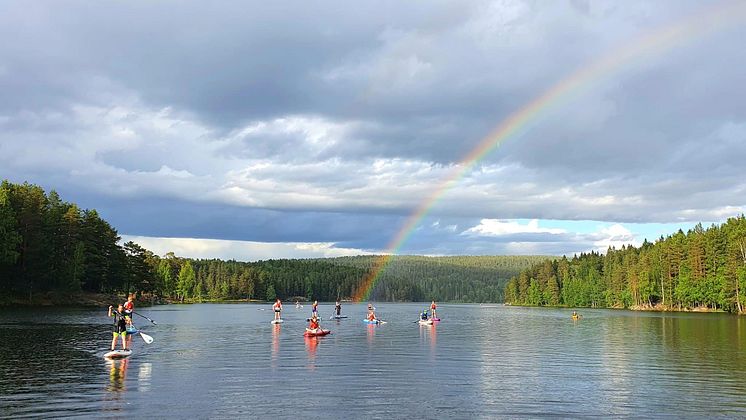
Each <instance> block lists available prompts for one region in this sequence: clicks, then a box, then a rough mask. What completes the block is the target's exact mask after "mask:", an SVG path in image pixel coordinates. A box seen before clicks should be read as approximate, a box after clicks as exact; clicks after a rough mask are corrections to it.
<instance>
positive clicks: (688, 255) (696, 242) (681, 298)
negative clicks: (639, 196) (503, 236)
mask: <svg viewBox="0 0 746 420" xmlns="http://www.w3.org/2000/svg"><path fill="white" fill-rule="evenodd" d="M745 282H746V218H744V216H739V217H735V218H731V219H728V220H727V221H726V222H725V223H724V224H722V225H719V226H717V225H713V226H711V227H710V228H708V229H705V228H703V227H702V225H697V226H695V227H694V228H693V229H692V230H690V231H689V232H687V233H684V232H682V231H678V232H676V233H674V234H673V235H670V236H668V237H666V238H663V237H661V238H660V239H659V240H658V241H656V242H655V243H650V242H647V241H645V242H644V243H643V244H642V246H641V247H640V248H636V247H633V246H623V247H622V248H621V249H614V248H610V249H609V250H608V251H607V252H606V254H605V255H601V254H599V253H596V252H591V253H588V254H580V255H579V256H578V255H576V256H574V257H573V259H572V260H567V258H562V259H561V260H556V261H549V262H544V263H543V264H538V265H535V266H533V267H530V268H528V269H526V270H523V271H522V272H521V273H520V274H519V275H517V276H514V277H513V278H512V279H511V280H510V281H509V282H508V284H507V285H506V286H505V302H506V303H510V304H519V305H566V306H573V307H575V306H588V307H612V308H629V307H644V306H648V307H652V306H656V305H660V306H662V307H664V308H670V309H686V308H709V309H723V310H726V311H731V312H743V306H744V298H745V297H746V294H744V286H746V283H745Z"/></svg>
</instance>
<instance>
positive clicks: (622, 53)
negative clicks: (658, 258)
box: [353, 1, 746, 302]
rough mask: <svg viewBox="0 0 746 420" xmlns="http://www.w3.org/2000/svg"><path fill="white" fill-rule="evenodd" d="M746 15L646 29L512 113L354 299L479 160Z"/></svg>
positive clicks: (714, 11) (367, 289)
mask: <svg viewBox="0 0 746 420" xmlns="http://www.w3.org/2000/svg"><path fill="white" fill-rule="evenodd" d="M744 18H746V2H743V1H734V2H725V3H721V4H719V5H717V6H716V7H714V8H711V9H709V10H707V11H705V12H699V13H696V14H694V15H691V16H689V17H687V18H685V19H682V20H680V21H678V22H676V23H674V24H671V25H669V26H665V27H662V28H659V29H657V30H654V31H651V32H648V33H645V34H643V35H641V36H638V37H637V38H635V39H633V40H631V41H630V42H628V43H626V44H625V45H623V46H621V47H620V48H617V49H615V50H613V51H611V52H610V53H608V54H606V55H604V56H602V57H601V58H600V59H598V60H596V61H594V62H592V63H590V64H589V65H587V66H585V67H582V68H581V69H579V70H577V71H576V72H575V73H573V74H571V75H570V76H569V77H566V78H565V79H562V80H561V81H559V82H558V83H556V84H555V85H554V86H552V87H551V88H550V89H549V90H547V91H545V92H544V93H543V94H541V95H540V96H538V97H537V98H535V99H534V100H532V101H531V102H529V103H527V104H526V105H524V106H523V107H522V108H520V109H519V110H517V111H515V112H514V113H512V114H511V115H509V116H508V117H507V118H506V119H505V120H503V121H502V122H501V123H500V124H499V125H498V126H497V127H496V128H495V129H493V130H492V132H490V134H489V135H487V136H486V137H485V138H484V139H483V140H482V141H481V142H480V143H479V144H478V145H477V147H475V148H474V149H473V150H472V151H471V152H470V153H469V154H467V155H466V156H465V157H464V158H463V159H462V160H461V161H460V162H459V163H458V164H456V165H454V166H453V168H452V170H451V172H450V174H449V175H448V176H447V177H446V178H445V179H444V180H443V182H442V183H441V184H440V185H439V186H437V187H436V188H435V189H434V190H433V192H432V193H431V194H430V195H429V196H428V197H427V198H426V199H425V200H423V201H422V202H421V203H420V204H419V205H418V206H417V208H416V209H415V211H413V212H412V213H411V214H410V215H409V217H408V218H407V219H406V221H405V223H404V225H403V226H402V227H401V229H399V231H398V232H397V234H396V235H395V236H394V238H393V239H392V240H391V241H390V242H389V244H388V246H387V247H386V250H385V252H384V254H383V255H380V256H377V257H376V259H375V261H374V263H373V266H372V268H371V270H370V271H369V272H368V274H367V275H366V277H365V278H364V279H363V282H362V283H361V285H360V286H359V287H358V289H357V292H356V293H355V294H354V296H353V299H354V300H355V301H357V302H360V301H364V300H368V299H369V297H370V294H371V292H372V291H373V288H374V287H375V285H376V281H377V280H378V278H379V277H380V275H381V273H383V271H384V270H385V268H386V265H387V264H388V263H389V261H390V260H391V258H392V256H393V255H396V254H397V253H398V251H399V249H400V248H401V247H402V246H403V245H404V243H405V242H406V240H407V239H408V238H409V236H410V235H411V234H412V232H413V231H414V230H415V229H416V228H417V226H418V225H419V223H420V222H421V221H422V219H423V218H425V217H426V216H427V215H428V213H429V212H430V211H431V210H432V208H433V207H434V206H435V204H436V203H437V202H438V201H439V200H440V199H441V198H442V197H443V195H445V193H446V192H447V191H448V190H450V189H451V188H452V187H453V186H454V185H456V184H457V183H458V182H459V181H460V180H461V179H462V178H463V177H464V176H465V175H466V174H467V173H468V172H469V171H470V170H471V169H472V168H473V167H474V166H475V165H476V164H477V163H479V162H480V161H481V160H482V159H483V158H484V157H485V156H487V155H488V154H490V153H491V152H492V151H494V150H495V149H496V148H498V147H499V146H500V145H501V144H502V143H503V142H504V141H506V140H508V139H510V138H515V137H519V136H520V135H522V134H524V133H525V132H526V131H528V130H529V129H530V128H531V127H532V126H533V125H536V124H538V123H539V122H540V120H541V117H543V116H544V115H545V114H546V113H547V111H549V110H550V109H553V108H556V107H558V106H560V105H561V104H563V103H564V102H567V101H568V100H570V99H571V98H572V97H573V96H574V95H577V94H579V93H581V92H583V91H584V90H587V89H589V88H591V87H592V86H593V85H594V84H597V83H598V82H600V81H601V80H603V79H604V78H605V77H609V76H612V75H614V74H615V73H618V72H620V71H621V70H623V69H625V68H626V67H628V66H631V65H633V64H634V63H636V62H637V61H640V60H639V59H642V58H644V57H646V56H650V55H651V54H654V53H656V52H664V51H666V50H669V49H672V48H674V47H675V46H677V45H681V44H683V43H685V42H686V41H688V40H690V39H695V38H697V37H700V36H703V35H704V34H707V33H710V32H713V31H714V30H716V29H719V28H723V27H726V26H727V25H728V24H732V23H736V22H741V21H742V20H744Z"/></svg>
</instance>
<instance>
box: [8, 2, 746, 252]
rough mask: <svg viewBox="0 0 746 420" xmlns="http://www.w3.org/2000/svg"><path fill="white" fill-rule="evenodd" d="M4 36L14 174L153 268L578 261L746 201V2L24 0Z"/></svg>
mask: <svg viewBox="0 0 746 420" xmlns="http://www.w3.org/2000/svg"><path fill="white" fill-rule="evenodd" d="M732 5H736V7H735V8H732V9H729V10H730V11H729V12H728V16H729V19H727V21H724V22H719V21H718V22H715V23H708V22H709V21H708V20H707V18H705V17H706V16H708V12H710V11H712V10H716V9H718V8H722V7H731V6H732ZM739 5H743V6H744V7H740V6H739ZM700 16H702V17H703V18H702V22H701V25H700V24H699V21H698V20H697V19H699V17H700ZM681 22H697V23H696V24H695V25H692V24H691V23H689V26H687V27H686V28H685V30H684V33H683V35H682V36H680V37H677V38H676V39H675V42H671V43H669V44H666V45H665V46H664V47H660V48H656V49H650V50H644V51H643V52H642V53H640V54H637V55H634V56H632V57H629V58H625V56H624V55H623V52H624V51H627V50H626V49H625V48H627V47H629V46H640V45H644V41H639V40H645V39H647V38H646V37H647V36H648V34H651V33H656V31H660V30H661V29H665V28H670V27H675V25H677V24H679V23H681ZM700 29H703V30H700ZM704 29H706V30H704ZM0 38H1V39H3V40H4V41H3V42H2V43H0V92H1V93H0V179H8V180H10V181H12V182H18V183H20V182H25V181H28V182H30V183H33V184H37V185H40V186H42V187H44V188H45V189H46V190H48V191H49V190H56V191H57V192H58V193H60V194H61V195H62V198H63V199H65V200H66V201H70V202H75V203H77V204H79V205H80V206H81V207H83V208H95V209H97V210H98V211H99V213H100V214H101V215H102V217H104V218H105V219H106V220H107V221H109V222H110V223H111V224H112V226H114V228H115V229H117V231H118V232H119V234H120V235H121V236H122V238H123V240H124V241H127V240H133V241H135V242H137V243H139V244H141V245H143V246H145V247H146V248H148V249H150V250H152V251H154V252H156V253H157V254H159V255H162V254H165V253H166V252H169V251H173V252H175V253H176V254H177V255H181V256H186V257H195V258H226V259H228V258H230V259H237V260H244V261H253V260H259V259H269V258H310V257H334V256H341V255H359V254H377V253H389V252H397V253H400V254H419V255H505V254H541V255H563V254H564V255H572V254H574V253H579V252H587V251H591V250H597V251H605V250H606V249H607V248H608V247H609V246H615V247H620V246H622V245H624V244H633V245H639V244H640V243H642V242H643V240H645V239H648V240H650V241H654V240H655V239H657V238H659V237H660V236H661V235H668V234H671V233H674V232H675V231H677V230H678V229H683V230H684V231H686V230H687V229H690V228H692V227H693V226H694V225H695V224H697V223H702V224H703V225H705V226H708V225H710V224H712V223H721V222H723V221H725V220H726V219H727V218H728V217H733V216H737V215H739V214H742V213H744V208H746V176H744V174H745V173H746V172H744V167H746V106H744V102H743V98H746V72H744V71H743V69H744V68H745V67H746V48H743V40H744V39H746V4H745V3H743V2H727V1H726V2H722V1H721V2H712V1H701V0H697V1H689V0H675V1H673V0H663V1H656V2H649V1H625V2H619V1H604V0H593V1H583V0H568V1H519V0H516V1H509V0H501V1H437V0H435V1H421V2H417V1H415V2H401V1H393V0H392V1H387V0H376V1H365V0H363V1H355V2H345V1H336V2H331V1H314V2H308V1H286V2H267V1H257V2H252V1H216V2H205V1H187V0H180V1H158V2H153V1H113V2H89V1H70V0H59V1H40V2H27V1H15V0H11V1H5V2H2V3H0ZM604 57H612V58H614V57H622V58H620V59H619V61H620V65H618V66H614V67H613V68H611V69H609V70H608V71H605V72H604V73H603V74H602V75H600V76H599V77H595V78H592V79H591V80H584V81H583V83H581V84H580V86H579V87H578V88H577V89H574V90H573V91H572V92H570V94H567V95H565V96H563V97H562V100H561V101H557V102H556V103H554V104H552V106H550V107H547V108H546V109H544V110H542V112H541V113H540V115H536V116H532V117H531V118H530V120H529V122H528V124H526V125H525V126H524V127H522V129H521V130H519V131H518V132H516V133H515V134H513V135H509V136H507V137H506V138H505V139H503V140H501V141H500V143H499V146H498V147H496V148H494V150H491V151H490V153H487V154H486V155H484V156H483V157H482V158H481V159H479V160H478V161H475V162H473V165H471V166H468V165H465V164H464V163H465V161H464V160H465V158H466V157H468V156H470V153H471V152H473V151H474V150H475V148H477V147H478V146H479V145H480V144H482V143H483V141H484V140H485V139H489V136H490V133H492V132H493V131H494V130H495V128H496V127H499V126H500V124H502V123H503V122H504V121H505V120H506V119H508V118H510V116H511V115H514V113H516V112H519V111H520V110H521V109H523V108H524V107H525V106H526V104H529V103H531V102H532V101H534V100H535V99H536V98H540V97H541V96H542V95H543V94H545V93H546V92H547V91H549V90H551V89H552V87H553V86H557V85H558V84H561V83H562V82H563V80H567V79H568V78H571V77H572V75H573V74H577V73H578V72H582V71H583V70H584V69H588V68H592V66H593V64H594V63H597V62H598V61H599V60H602V59H603V58H604ZM454 173H460V174H461V175H460V177H459V178H458V180H457V181H456V182H454V183H453V185H451V186H450V188H445V189H442V191H440V192H438V191H439V189H440V188H441V186H443V185H444V182H445V181H446V180H447V179H449V177H452V175H453V174H454ZM434 194H438V195H437V197H436V198H437V199H436V200H433V203H434V204H433V205H432V206H429V207H428V211H427V213H426V215H425V216H423V217H421V218H417V217H416V212H417V211H418V208H419V206H421V205H422V203H427V202H428V200H430V199H432V198H433V197H434ZM413 215H415V216H413ZM413 217H415V222H416V223H414V224H412V227H411V229H410V230H411V231H406V232H404V233H405V234H402V230H403V229H409V228H407V222H408V221H411V220H413ZM397 237H400V238H402V239H401V240H400V241H399V242H398V243H396V244H394V243H393V242H392V241H394V240H395V238H397ZM394 245H395V246H394Z"/></svg>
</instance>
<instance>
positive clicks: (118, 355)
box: [104, 349, 132, 359]
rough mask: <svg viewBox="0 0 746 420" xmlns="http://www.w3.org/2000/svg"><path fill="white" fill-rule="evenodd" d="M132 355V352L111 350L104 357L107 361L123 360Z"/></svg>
mask: <svg viewBox="0 0 746 420" xmlns="http://www.w3.org/2000/svg"><path fill="white" fill-rule="evenodd" d="M131 354H132V350H130V349H127V350H112V351H110V352H108V353H106V354H105V355H104V357H105V358H107V359H124V358H125V357H129V356H130V355H131Z"/></svg>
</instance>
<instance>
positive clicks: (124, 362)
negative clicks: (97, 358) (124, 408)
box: [106, 359, 129, 393]
mask: <svg viewBox="0 0 746 420" xmlns="http://www.w3.org/2000/svg"><path fill="white" fill-rule="evenodd" d="M106 364H107V366H108V368H109V385H108V386H107V387H106V390H107V391H109V392H115V393H119V392H123V391H126V390H127V384H126V379H127V366H128V365H129V359H121V360H107V361H106Z"/></svg>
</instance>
